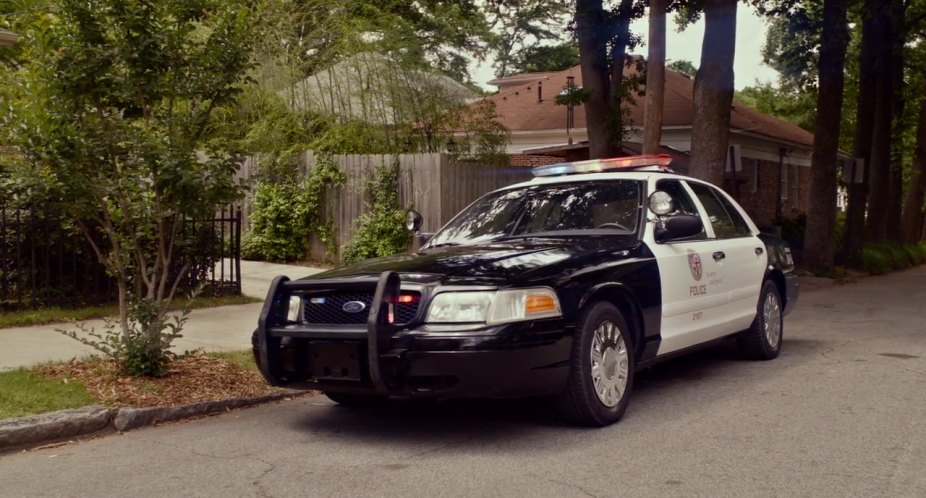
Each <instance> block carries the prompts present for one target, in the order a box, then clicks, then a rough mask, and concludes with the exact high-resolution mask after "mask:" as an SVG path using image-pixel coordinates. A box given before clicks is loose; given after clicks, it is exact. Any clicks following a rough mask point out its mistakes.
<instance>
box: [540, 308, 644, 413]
mask: <svg viewBox="0 0 926 498" xmlns="http://www.w3.org/2000/svg"><path fill="white" fill-rule="evenodd" d="M633 356H634V355H633V342H632V340H631V334H630V329H629V328H628V327H627V322H626V321H625V320H624V317H623V315H621V312H620V310H618V309H617V308H616V307H615V306H614V305H613V304H611V303H607V302H603V301H601V302H596V303H593V304H590V305H589V306H587V307H586V308H585V309H584V310H583V311H582V314H581V316H580V318H579V322H578V323H577V324H576V337H575V341H573V346H572V358H571V360H570V372H569V381H568V383H567V385H566V389H565V390H564V391H563V392H562V393H561V394H559V395H558V396H557V397H556V404H557V408H558V409H559V411H560V414H561V415H562V416H563V417H564V418H566V419H567V420H569V421H571V422H573V423H575V424H579V425H585V426H591V427H603V426H606V425H610V424H613V423H614V422H617V421H618V420H619V419H620V418H621V416H623V415H624V412H625V411H626V410H627V405H628V404H629V402H630V394H631V392H632V391H633V373H634V372H633V370H634V357H633Z"/></svg>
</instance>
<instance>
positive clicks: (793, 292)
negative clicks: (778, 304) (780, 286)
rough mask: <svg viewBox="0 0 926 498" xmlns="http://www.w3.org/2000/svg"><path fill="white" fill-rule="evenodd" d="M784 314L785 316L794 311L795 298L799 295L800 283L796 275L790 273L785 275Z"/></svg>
mask: <svg viewBox="0 0 926 498" xmlns="http://www.w3.org/2000/svg"><path fill="white" fill-rule="evenodd" d="M785 288H786V290H785V292H786V294H785V312H784V314H785V315H787V314H789V313H791V312H792V311H794V306H795V305H796V304H797V298H798V296H800V294H801V281H800V278H798V276H797V273H794V272H791V273H786V274H785Z"/></svg>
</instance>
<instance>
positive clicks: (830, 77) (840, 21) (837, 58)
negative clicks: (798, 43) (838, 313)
mask: <svg viewBox="0 0 926 498" xmlns="http://www.w3.org/2000/svg"><path fill="white" fill-rule="evenodd" d="M821 40H822V43H821V46H820V62H819V70H818V71H819V77H818V80H819V88H818V90H817V115H816V118H815V122H814V129H815V130H816V133H815V134H814V144H813V159H812V162H811V170H810V171H811V180H810V188H811V196H810V198H811V201H810V209H809V210H808V213H807V234H806V236H805V237H804V258H805V262H806V264H807V267H808V268H809V269H810V270H811V271H814V272H819V273H826V274H830V273H832V272H833V270H834V261H833V258H834V256H835V234H834V233H833V229H834V227H835V226H836V170H837V167H836V152H837V150H838V149H839V126H838V123H840V122H842V95H843V82H844V80H845V76H844V73H843V71H844V70H845V62H846V46H847V45H848V43H849V30H848V27H847V26H846V0H825V1H824V2H823V36H822V37H821Z"/></svg>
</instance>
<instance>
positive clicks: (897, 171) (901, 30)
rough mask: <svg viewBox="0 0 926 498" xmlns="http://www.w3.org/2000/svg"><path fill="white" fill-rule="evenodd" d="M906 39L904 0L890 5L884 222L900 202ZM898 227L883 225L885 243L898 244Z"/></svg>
mask: <svg viewBox="0 0 926 498" xmlns="http://www.w3.org/2000/svg"><path fill="white" fill-rule="evenodd" d="M906 39H907V23H906V7H905V6H904V0H893V1H892V2H891V92H892V95H891V102H892V104H891V115H892V117H893V122H892V140H891V163H890V167H889V169H888V195H887V219H888V220H899V219H900V218H901V210H902V205H903V203H902V202H901V201H902V199H903V156H904V152H905V150H904V149H905V147H904V143H903V140H901V139H900V137H901V136H903V132H904V129H903V128H904V126H905V123H904V122H903V115H904V107H905V101H904V85H905V81H904V60H905V59H904V44H905V43H906ZM900 227H901V225H900V224H899V223H887V224H886V227H885V228H886V230H887V233H886V236H887V240H890V241H893V242H900V239H901V229H900Z"/></svg>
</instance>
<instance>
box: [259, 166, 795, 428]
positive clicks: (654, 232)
mask: <svg viewBox="0 0 926 498" xmlns="http://www.w3.org/2000/svg"><path fill="white" fill-rule="evenodd" d="M670 161H671V158H670V157H668V156H663V155H649V156H635V157H629V158H618V159H608V160H592V161H582V162H574V163H562V164H555V165H551V166H544V167H540V168H536V169H535V170H534V174H535V178H534V179H533V180H532V181H529V182H525V183H520V184H517V185H512V186H509V187H506V188H502V189H500V190H497V191H494V192H491V193H489V194H487V195H485V196H483V197H482V198H480V199H479V200H477V201H476V202H474V203H473V204H471V205H470V206H469V207H467V208H466V209H465V210H463V211H462V212H461V213H460V214H458V215H457V216H456V217H455V218H453V220H451V221H450V222H449V223H447V225H445V226H444V227H443V228H442V229H441V230H440V231H438V232H437V233H436V234H434V235H433V237H431V238H430V240H429V241H428V242H427V243H426V244H425V245H423V246H422V247H421V248H420V249H419V250H417V251H416V252H414V253H412V254H403V255H397V256H391V257H386V258H379V259H373V260H368V261H365V262H362V263H359V264H356V265H353V266H348V267H345V268H341V269H338V270H333V271H329V272H325V273H321V274H317V275H314V276H312V277H309V278H305V279H301V280H289V279H288V278H286V277H282V276H281V277H277V278H276V279H275V280H274V281H273V283H272V286H271V289H270V291H269V295H268V298H267V301H266V302H265V304H264V307H263V310H262V312H261V315H260V318H259V326H258V329H257V331H255V333H254V335H253V345H254V353H255V357H256V359H257V361H258V363H259V365H260V369H261V372H262V373H263V375H264V377H265V378H266V379H267V381H268V382H269V383H270V384H272V385H276V386H289V387H297V388H308V389H318V390H321V391H323V392H324V393H325V394H326V395H328V397H330V398H331V399H333V400H334V401H336V402H339V403H343V404H364V403H369V402H372V401H377V400H382V399H385V398H387V397H401V398H441V399H445V398H459V397H495V398H497V397H518V396H537V395H550V396H552V397H553V398H554V399H555V402H556V406H557V407H558V408H559V409H560V411H561V413H562V414H563V415H564V416H566V417H567V418H568V419H570V420H572V421H574V422H575V423H579V424H583V425H591V426H603V425H607V424H610V423H613V422H615V421H617V420H618V419H619V418H620V417H621V415H622V414H623V413H624V411H625V410H626V409H627V405H628V402H629V400H630V395H631V391H632V389H633V378H634V372H635V371H638V370H639V369H641V368H644V367H647V366H650V365H653V364H654V363H656V362H658V361H660V360H663V359H666V358H669V357H672V356H675V355H678V354H681V353H684V352H687V351H691V350H693V349H696V348H699V347H702V346H704V345H707V344H711V343H713V342H715V341H719V340H722V339H724V338H729V337H735V339H736V341H737V342H738V345H739V347H740V349H741V350H742V352H743V354H744V355H745V356H747V357H749V358H753V359H758V360H770V359H773V358H775V357H776V356H777V355H778V353H779V351H780V350H781V345H782V332H783V325H784V323H783V318H784V316H785V315H786V314H787V313H788V312H789V311H790V310H791V309H792V308H793V307H794V304H795V302H796V300H797V297H798V283H797V279H796V274H795V271H794V264H793V262H792V259H791V255H790V251H789V249H788V247H787V245H786V244H785V243H784V242H783V241H781V240H779V239H777V238H775V237H772V236H770V235H766V234H762V233H760V232H759V230H758V229H757V228H756V225H755V224H754V223H753V222H752V220H750V219H749V216H747V214H746V212H745V211H743V209H742V208H741V207H740V206H739V205H737V203H736V202H735V201H734V200H733V199H732V198H731V197H730V196H728V195H727V194H726V193H724V192H723V191H722V190H720V189H718V188H716V187H714V186H712V185H710V184H708V183H705V182H703V181H700V180H697V179H694V178H690V177H687V176H683V175H678V174H674V173H672V172H671V171H669V170H668V168H667V166H668V164H669V162H670ZM420 224H421V216H420V215H419V214H418V213H415V212H414V211H412V212H410V213H409V225H410V228H411V229H415V230H416V229H417V228H418V227H419V226H420Z"/></svg>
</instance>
